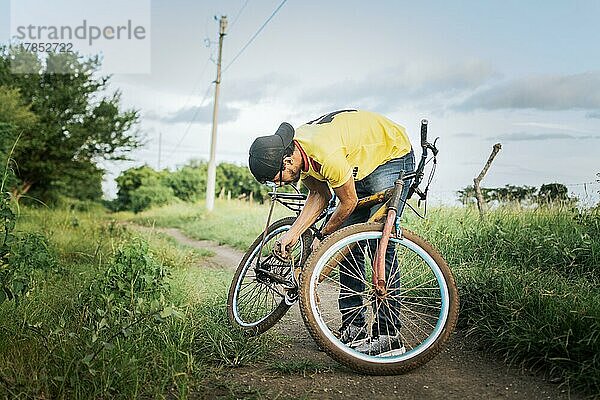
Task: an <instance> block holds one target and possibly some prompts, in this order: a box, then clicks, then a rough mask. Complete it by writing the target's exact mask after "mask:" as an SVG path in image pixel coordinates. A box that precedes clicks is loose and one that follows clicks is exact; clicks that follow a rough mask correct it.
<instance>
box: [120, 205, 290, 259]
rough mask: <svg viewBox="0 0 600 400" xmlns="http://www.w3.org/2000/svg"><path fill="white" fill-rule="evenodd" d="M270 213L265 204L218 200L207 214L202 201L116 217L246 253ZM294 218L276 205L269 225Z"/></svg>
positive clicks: (283, 208) (286, 210) (285, 209)
mask: <svg viewBox="0 0 600 400" xmlns="http://www.w3.org/2000/svg"><path fill="white" fill-rule="evenodd" d="M268 213H269V209H268V206H267V205H266V204H258V203H253V202H248V201H243V200H229V201H228V200H217V202H216V206H215V209H214V211H213V212H211V213H209V212H207V211H206V208H205V207H204V202H199V203H197V204H190V203H182V204H173V205H168V206H164V207H160V208H154V209H151V210H148V211H143V212H140V213H139V214H132V213H119V214H118V215H119V218H122V219H129V220H131V221H133V222H136V223H139V224H142V225H147V226H162V227H165V226H170V227H177V228H180V229H181V230H182V231H183V232H185V233H186V234H187V235H188V236H190V237H192V238H195V239H210V240H214V241H216V242H218V243H220V244H227V245H229V246H232V247H235V248H236V249H239V250H242V251H246V250H247V249H248V246H249V245H250V244H251V243H252V242H253V241H254V239H256V237H257V236H258V235H259V234H260V233H261V232H262V231H263V229H264V228H265V223H266V220H267V215H268ZM289 215H293V212H291V211H290V210H288V209H287V208H285V207H283V206H281V205H279V204H278V205H276V206H275V209H274V211H273V217H272V220H271V221H272V222H273V221H275V220H277V219H279V218H282V217H284V216H289Z"/></svg>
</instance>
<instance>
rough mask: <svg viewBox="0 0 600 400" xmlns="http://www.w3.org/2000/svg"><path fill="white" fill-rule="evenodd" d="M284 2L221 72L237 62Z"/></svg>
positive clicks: (285, 0)
mask: <svg viewBox="0 0 600 400" xmlns="http://www.w3.org/2000/svg"><path fill="white" fill-rule="evenodd" d="M286 2H287V0H283V1H282V2H281V4H279V6H277V8H276V9H275V11H273V13H272V14H271V16H269V18H267V20H266V21H265V22H264V23H263V24H262V26H261V27H260V28H258V30H257V31H256V33H254V35H252V37H251V38H250V40H248V42H247V43H246V44H245V45H244V47H242V48H241V50H240V51H239V52H238V53H237V54H236V55H235V57H233V59H232V60H231V62H230V63H229V64H227V66H226V67H225V68H224V69H223V72H225V71H227V70H228V69H229V67H231V64H233V63H234V62H235V60H237V59H238V57H239V56H241V55H242V53H243V52H244V50H246V48H247V47H248V46H250V43H252V42H253V41H254V39H256V37H257V36H258V34H259V33H260V32H261V31H262V30H263V29H264V28H265V26H267V24H268V23H269V22H270V21H271V19H273V17H274V16H275V14H277V12H278V11H279V10H280V9H281V7H283V5H284V4H285V3H286Z"/></svg>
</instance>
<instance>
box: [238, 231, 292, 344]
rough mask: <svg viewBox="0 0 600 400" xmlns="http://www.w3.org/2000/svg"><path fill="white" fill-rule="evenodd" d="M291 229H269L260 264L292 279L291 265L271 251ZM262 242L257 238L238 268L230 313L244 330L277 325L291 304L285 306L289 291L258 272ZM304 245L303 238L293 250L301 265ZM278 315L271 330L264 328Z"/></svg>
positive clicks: (261, 330)
mask: <svg viewBox="0 0 600 400" xmlns="http://www.w3.org/2000/svg"><path fill="white" fill-rule="evenodd" d="M274 225H275V224H274ZM290 226H291V224H289V225H282V226H278V227H275V228H274V229H272V227H273V226H271V227H270V228H269V232H268V233H267V237H266V239H265V244H264V246H263V248H262V252H261V263H260V266H261V268H264V269H266V270H268V271H269V272H271V273H275V274H277V275H279V276H283V277H287V278H288V279H291V276H292V270H291V269H292V268H291V264H290V263H288V262H282V261H280V260H277V259H276V258H275V257H273V256H272V255H271V251H272V249H273V247H274V245H275V241H276V240H277V239H278V238H279V237H280V236H281V235H282V234H283V233H284V232H285V231H287V230H288V229H289V228H290ZM261 239H262V235H261V236H259V238H257V240H256V241H255V243H254V245H253V247H252V248H251V249H250V251H249V252H248V253H247V254H246V256H245V257H244V259H243V260H242V263H241V265H240V267H239V268H238V273H236V276H235V277H234V282H233V283H232V293H231V294H232V297H231V301H230V311H231V316H232V319H233V321H234V322H235V323H236V324H237V325H239V326H240V327H242V328H244V329H256V330H258V331H260V332H263V331H265V330H266V329H268V328H269V327H270V326H272V325H274V323H275V322H276V321H277V320H278V319H279V318H280V317H281V316H283V314H284V313H285V311H287V309H288V308H289V305H288V304H285V294H286V292H287V291H288V290H289V289H288V288H286V287H284V286H283V285H282V284H280V283H277V282H275V281H273V280H272V279H269V278H268V277H267V276H265V275H262V276H261V274H260V272H258V273H257V272H256V271H255V267H256V261H257V257H258V253H259V249H260V243H261ZM303 242H304V240H303V239H302V238H301V239H300V240H299V241H298V242H297V243H296V245H295V247H294V249H293V250H292V255H293V256H294V259H295V260H297V262H298V263H299V262H300V260H301V257H302V254H303V252H304V243H303ZM274 314H277V317H276V319H275V321H273V322H272V323H268V325H269V326H267V327H261V324H265V323H266V322H268V321H267V319H269V317H272V316H273V315H274ZM279 314H281V315H279ZM265 328H266V329H265Z"/></svg>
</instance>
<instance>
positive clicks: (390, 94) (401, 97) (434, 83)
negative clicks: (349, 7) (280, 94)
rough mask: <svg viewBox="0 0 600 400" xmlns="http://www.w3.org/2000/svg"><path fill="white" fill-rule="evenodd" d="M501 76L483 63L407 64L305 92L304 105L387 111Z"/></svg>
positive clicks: (471, 88) (451, 95) (457, 91)
mask: <svg viewBox="0 0 600 400" xmlns="http://www.w3.org/2000/svg"><path fill="white" fill-rule="evenodd" d="M497 76H498V74H497V73H496V72H495V71H494V70H493V69H492V68H491V66H490V65H489V64H488V63H485V62H482V61H479V60H469V61H465V62H463V63H460V64H453V65H445V64H444V63H437V64H420V63H407V64H403V65H400V66H397V67H394V68H389V69H386V70H383V71H379V72H378V73H376V74H373V75H370V76H368V77H366V78H365V79H364V80H359V81H348V80H347V81H339V82H335V83H333V84H330V85H327V86H325V87H322V88H319V89H316V90H312V91H310V92H307V91H306V90H305V91H304V94H303V95H301V97H300V101H303V102H309V103H325V104H327V105H330V106H332V105H336V106H343V105H355V106H359V105H368V106H371V107H378V109H379V110H380V111H383V110H382V108H393V107H394V106H397V105H398V104H401V103H402V102H405V101H410V102H411V103H416V102H419V101H424V100H427V99H429V100H431V99H434V98H436V97H439V96H441V97H444V98H448V97H453V96H456V95H457V94H459V93H463V92H465V91H472V90H474V89H476V88H478V87H480V86H481V85H483V84H485V83H486V82H488V81H490V80H491V79H492V78H494V77H497Z"/></svg>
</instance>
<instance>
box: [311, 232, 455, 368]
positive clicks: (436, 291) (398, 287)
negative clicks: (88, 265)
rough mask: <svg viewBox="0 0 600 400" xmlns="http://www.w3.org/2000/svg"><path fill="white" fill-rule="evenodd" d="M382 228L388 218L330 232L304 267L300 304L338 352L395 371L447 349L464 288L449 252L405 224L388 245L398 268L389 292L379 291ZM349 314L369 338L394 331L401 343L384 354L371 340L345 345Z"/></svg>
mask: <svg viewBox="0 0 600 400" xmlns="http://www.w3.org/2000/svg"><path fill="white" fill-rule="evenodd" d="M382 229H383V225H382V224H380V223H365V224H357V225H353V226H349V227H347V228H344V229H342V230H340V231H338V232H336V233H334V234H333V235H331V236H330V237H328V238H327V239H326V240H325V241H324V242H323V244H322V245H321V246H320V247H319V248H318V249H317V251H316V252H315V253H313V254H311V256H310V257H309V259H308V260H307V264H306V266H305V268H304V269H303V273H302V281H301V284H300V309H301V311H302V316H303V318H304V322H305V324H306V326H307V328H308V330H309V332H310V334H311V335H312V337H313V338H314V340H315V341H316V342H317V343H318V344H319V345H320V346H321V347H322V348H323V349H325V351H326V352H327V353H328V354H329V355H330V356H331V357H332V358H334V359H335V360H337V361H339V362H340V363H342V364H345V365H346V366H348V367H350V368H352V369H355V370H357V371H360V372H363V373H368V374H374V375H393V374H400V373H404V372H407V371H410V370H412V369H414V368H417V367H419V366H421V365H423V364H425V363H426V362H428V361H429V360H431V359H432V358H433V357H434V356H435V355H436V354H437V353H438V352H439V351H440V350H441V349H442V346H443V345H444V343H445V342H446V341H447V340H448V338H449V336H450V334H451V333H452V331H453V330H454V327H455V325H456V320H457V317H458V290H457V288H456V284H455V282H454V278H453V276H452V273H451V271H450V269H449V267H448V265H447V263H446V261H445V260H444V259H443V258H442V256H441V255H440V254H439V253H438V252H437V251H436V250H435V249H434V248H433V247H432V246H431V245H430V244H429V243H427V242H426V241H425V240H423V239H422V238H420V237H419V236H417V235H416V234H414V233H412V232H410V231H408V230H403V235H402V238H395V237H391V238H390V243H389V245H388V246H389V247H388V249H390V252H391V251H393V257H394V258H395V259H396V260H397V264H396V265H397V266H395V267H390V268H387V272H386V274H387V275H388V276H386V290H387V295H385V296H383V297H382V296H377V295H376V294H375V290H374V286H373V283H372V269H371V265H372V262H373V260H374V256H375V253H376V248H377V243H379V239H380V238H381V232H382ZM341 276H344V282H349V281H348V279H349V277H351V279H354V282H355V283H352V285H350V284H349V283H345V284H342V283H340V277H341ZM357 282H360V285H359V286H360V287H361V289H360V290H358V289H356V287H357V285H356V283H357ZM349 298H352V299H353V300H352V301H353V303H354V304H355V305H353V306H352V307H349V306H348V301H347V299H349ZM344 299H346V300H344ZM344 301H345V302H344ZM342 303H343V304H342ZM349 315H350V316H351V320H350V322H348V319H349V317H348V316H349ZM343 319H345V320H346V323H352V322H355V321H359V320H360V321H361V322H360V323H358V325H359V326H362V327H364V330H366V331H367V336H370V337H379V335H388V336H381V338H391V337H393V338H395V339H394V340H396V342H394V343H400V344H399V345H397V346H396V347H391V345H390V347H389V348H388V349H387V350H386V351H384V352H382V353H381V354H377V352H372V349H373V348H370V349H369V350H368V351H365V345H364V344H363V345H359V346H355V345H354V343H351V344H344V343H342V337H341V336H340V329H341V328H340V327H341V325H342V320H343ZM382 321H385V324H384V323H383V322H382ZM384 325H385V326H386V328H385V330H383V328H382V327H383V326H384ZM390 326H391V327H392V328H391V329H390ZM376 327H377V332H375V328H376ZM356 331H357V332H358V330H356ZM363 335H364V333H363ZM344 340H345V341H346V343H348V341H347V339H344ZM369 340H370V339H367V342H369V343H370V341H369ZM363 341H364V340H363ZM390 343H391V342H390ZM367 347H368V346H367ZM400 348H402V349H401V350H400Z"/></svg>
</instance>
